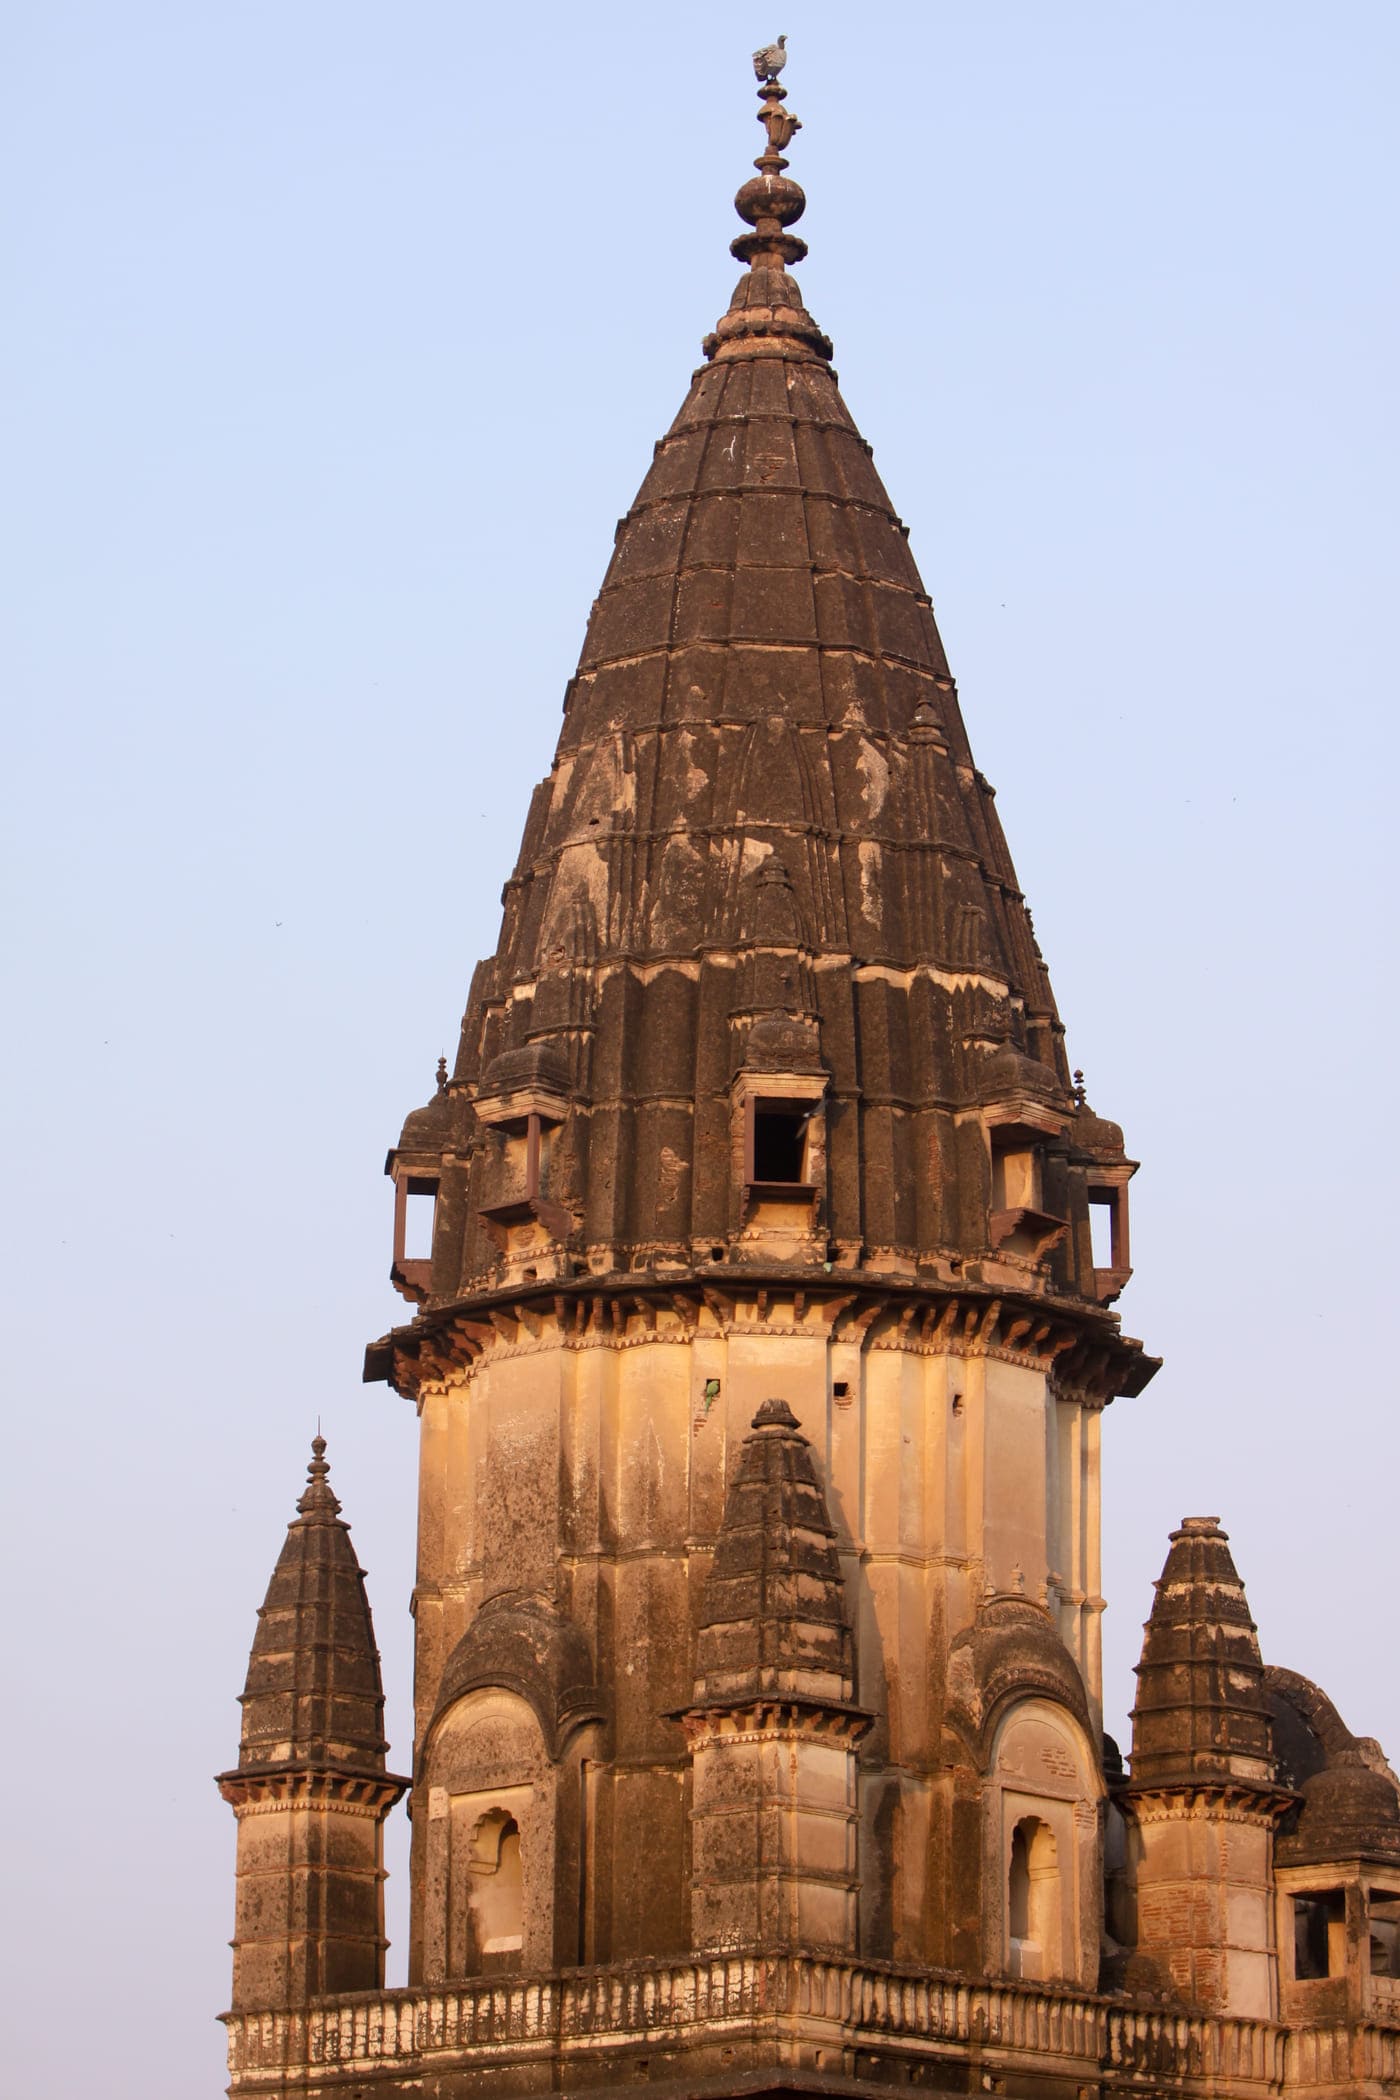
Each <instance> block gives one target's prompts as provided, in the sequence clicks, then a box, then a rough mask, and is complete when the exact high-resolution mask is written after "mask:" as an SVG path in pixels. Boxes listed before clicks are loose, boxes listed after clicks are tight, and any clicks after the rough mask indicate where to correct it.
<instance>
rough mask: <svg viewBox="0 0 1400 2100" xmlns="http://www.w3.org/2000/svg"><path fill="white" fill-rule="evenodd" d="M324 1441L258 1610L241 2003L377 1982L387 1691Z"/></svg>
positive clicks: (246, 1720) (239, 1919)
mask: <svg viewBox="0 0 1400 2100" xmlns="http://www.w3.org/2000/svg"><path fill="white" fill-rule="evenodd" d="M325 1449H326V1442H325V1438H324V1437H321V1436H318V1437H316V1438H315V1439H314V1441H313V1443H312V1446H311V1452H312V1456H311V1463H310V1465H309V1466H308V1468H307V1474H308V1480H307V1486H306V1489H305V1491H304V1493H303V1494H302V1497H301V1500H300V1501H299V1502H298V1503H297V1515H296V1516H295V1518H294V1519H293V1521H292V1523H291V1524H290V1525H289V1526H288V1529H287V1537H286V1540H285V1542H284V1544H283V1547H282V1551H281V1553H280V1554H279V1555H278V1558H277V1566H276V1567H275V1568H274V1570H273V1573H272V1580H271V1582H270V1583H269V1584H268V1589H267V1596H266V1599H265V1600H264V1602H263V1605H262V1609H261V1610H260V1611H259V1613H258V1629H257V1632H256V1633H255V1634H254V1636H253V1648H252V1653H251V1655H250V1656H249V1658H248V1676H247V1680H246V1683H245V1685H244V1688H243V1695H242V1699H241V1701H240V1703H241V1705H242V1708H243V1727H242V1733H241V1741H240V1746H239V1753H238V1763H237V1765H236V1766H235V1767H234V1769H233V1770H232V1771H229V1772H221V1773H220V1775H219V1780H218V1786H219V1791H220V1793H221V1794H222V1795H223V1797H224V1799H225V1801H227V1802H228V1803H229V1805H230V1807H231V1808H232V1809H233V1811H234V1814H235V1815H236V1816H237V1817H238V1866H237V1877H238V1895H237V1915H236V1923H235V1927H234V1940H233V1950H234V1951H233V2006H234V2010H235V2011H239V2010H241V2009H243V2008H245V2007H258V2008H260V2009H270V2008H274V2007H279V2006H290V2005H304V2004H306V2003H307V2002H308V2001H309V2000H310V1999H311V1998H313V1997H316V1996H318V1995H319V1994H321V1993H323V1992H327V1991H368V1990H378V1989H381V1988H382V1987H383V1983H384V1949H385V1946H386V1945H387V1942H386V1940H385V1938H384V1896H383V1883H384V1870H383V1825H384V1818H385V1816H386V1815H387V1814H388V1813H389V1810H390V1809H391V1808H392V1807H393V1805H394V1803H395V1802H396V1801H397V1800H398V1799H399V1798H400V1796H401V1795H402V1794H403V1793H404V1791H405V1789H406V1788H407V1785H408V1781H407V1780H405V1779H398V1778H396V1777H395V1776H394V1775H393V1774H392V1773H391V1772H389V1771H388V1770H386V1768H385V1761H384V1760H385V1753H386V1751H387V1749H388V1744H387V1743H386V1742H385V1740H384V1689H383V1685H382V1682H381V1680H380V1674H379V1654H378V1651H377V1649H376V1648H375V1645H374V1625H373V1621H372V1620H371V1618H370V1609H369V1600H368V1598H367V1597H366V1595H365V1583H364V1570H363V1569H362V1568H361V1567H360V1565H359V1562H358V1561H357V1560H356V1558H355V1549H354V1547H353V1546H352V1545H351V1543H350V1527H349V1526H348V1524H346V1523H344V1522H343V1521H342V1519H341V1515H340V1504H339V1502H338V1501H337V1500H336V1498H335V1496H334V1494H333V1493H332V1492H331V1487H330V1482H329V1479H328V1477H327V1476H328V1475H329V1472H330V1467H329V1466H328V1465H327V1464H326V1460H325V1456H324V1454H325Z"/></svg>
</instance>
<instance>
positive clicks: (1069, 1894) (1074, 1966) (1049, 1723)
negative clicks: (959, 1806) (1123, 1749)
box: [983, 1699, 1104, 1989]
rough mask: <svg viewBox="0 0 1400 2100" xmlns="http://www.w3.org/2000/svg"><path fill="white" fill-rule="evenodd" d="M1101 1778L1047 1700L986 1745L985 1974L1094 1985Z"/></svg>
mask: <svg viewBox="0 0 1400 2100" xmlns="http://www.w3.org/2000/svg"><path fill="white" fill-rule="evenodd" d="M1103 1792H1104V1787H1103V1779H1102V1775H1101V1773H1100V1771H1099V1768H1098V1764H1097V1762H1096V1760H1095V1759H1094V1757H1093V1754H1092V1752H1091V1749H1090V1745H1089V1740H1088V1737H1087V1736H1086V1734H1085V1732H1084V1730H1083V1728H1082V1727H1081V1726H1080V1724H1079V1722H1078V1721H1077V1720H1076V1719H1075V1717H1074V1716H1073V1715H1072V1714H1069V1713H1066V1712H1065V1711H1064V1709H1063V1708H1062V1707H1059V1706H1056V1705H1053V1704H1052V1703H1051V1702H1050V1701H1049V1700H1044V1699H1029V1700H1021V1701H1019V1702H1017V1703H1016V1704H1014V1705H1012V1706H1010V1707H1008V1709H1007V1710H1006V1712H1005V1713H1004V1714H1003V1715H1002V1717H1001V1719H1000V1721H999V1722H998V1724H997V1727H996V1730H995V1734H994V1736H993V1741H992V1754H991V1762H990V1770H989V1772H988V1775H987V1789H986V1795H985V1822H984V1826H983V1842H984V1859H983V1865H984V1874H983V1930H984V1936H985V1938H984V1943H985V1946H986V1950H987V1955H988V1959H989V1963H990V1965H991V1966H993V1967H995V1968H997V1969H1000V1970H1002V1971H1003V1972H1005V1973H1006V1974H1008V1975H1012V1976H1024V1977H1026V1978H1027V1979H1031V1980H1035V1981H1038V1982H1064V1983H1073V1984H1076V1985H1078V1986H1079V1987H1080V1988H1082V1989H1092V1988H1093V1987H1094V1986H1095V1985H1096V1984H1097V1981H1098V1970H1099V1945H1100V1931H1101V1924H1102V1917H1101V1912H1102V1900H1103V1899H1102V1880H1103V1874H1102V1841H1101V1837H1100V1809H1099V1804H1100V1802H1101V1800H1102V1798H1103Z"/></svg>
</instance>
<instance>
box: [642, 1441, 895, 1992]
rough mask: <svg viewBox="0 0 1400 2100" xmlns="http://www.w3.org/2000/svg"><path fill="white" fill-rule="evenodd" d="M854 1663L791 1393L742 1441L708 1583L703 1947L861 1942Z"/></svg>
mask: <svg viewBox="0 0 1400 2100" xmlns="http://www.w3.org/2000/svg"><path fill="white" fill-rule="evenodd" d="M854 1684H855V1663H854V1656H853V1653H852V1640H851V1623H850V1616H849V1614H848V1612H847V1609H846V1593H845V1583H844V1580H843V1578H842V1573H841V1561H840V1557H839V1555H838V1553H837V1550H836V1530H835V1526H834V1525H833V1524H832V1521H831V1517H830V1514H829V1512H828V1510H827V1506H826V1496H825V1495H824V1494H823V1492H822V1487H821V1482H820V1481H819V1480H818V1478H817V1471H816V1465H815V1463H814V1460H813V1455H812V1449H811V1446H810V1445H809V1443H808V1441H807V1439H806V1437H805V1436H803V1434H802V1432H801V1428H800V1425H799V1424H798V1422H797V1419H796V1417H795V1416H794V1414H793V1412H792V1409H791V1408H790V1407H789V1406H788V1404H787V1402H786V1400H765V1401H764V1403H763V1405H762V1406H761V1407H760V1408H759V1410H758V1412H757V1414H756V1415H755V1416H754V1418H753V1423H752V1426H751V1429H750V1432H749V1434H748V1436H747V1437H745V1439H744V1443H743V1448H742V1450H741V1452H740V1455H739V1464H738V1467H737V1470H736V1471H735V1474H734V1478H733V1480H732V1481H731V1482H730V1486H729V1492H728V1494H727V1496H726V1498H725V1505H724V1515H723V1518H722V1520H721V1523H720V1528H719V1536H718V1538H717V1539H716V1541H715V1554H714V1560H713V1562H712V1563H711V1566H710V1572H709V1575H708V1577H707V1579H706V1582H705V1591H704V1598H703V1601H702V1606H701V1612H700V1626H699V1633H698V1637H697V1641H696V1660H695V1699H694V1703H693V1705H692V1706H690V1707H689V1708H688V1709H687V1710H686V1711H685V1713H684V1714H683V1715H682V1716H681V1717H680V1718H682V1719H683V1721H684V1723H685V1730H686V1738H687V1741H688V1743H689V1746H690V1753H691V1760H692V1781H691V1793H692V1804H693V1805H692V1812H691V1826H692V1827H691V1851H692V1858H693V1862H694V1873H693V1876H692V1882H691V1943H692V1945H693V1946H695V1947H696V1948H708V1947H734V1946H741V1945H745V1944H754V1945H760V1944H761V1945H775V1944H779V1943H781V1942H784V1941H786V1942H789V1943H794V1944H798V1943H802V1942H806V1943H807V1944H808V1945H815V1946H824V1947H830V1948H832V1949H836V1950H840V1951H844V1952H848V1953H849V1952H853V1951H854V1947H855V1935H856V1898H857V1895H858V1892H859V1880H858V1876H857V1871H856V1828H855V1825H856V1746H857V1744H858V1742H859V1740H860V1738H861V1737H862V1736H863V1735H864V1734H865V1732H866V1730H867V1729H868V1728H869V1726H870V1720H871V1716H870V1715H869V1714H868V1713H867V1712H865V1711H864V1710H863V1709H861V1708H860V1707H857V1706H856V1705H854V1704H853V1702H852V1693H853V1690H854Z"/></svg>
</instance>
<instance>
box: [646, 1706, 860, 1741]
mask: <svg viewBox="0 0 1400 2100" xmlns="http://www.w3.org/2000/svg"><path fill="white" fill-rule="evenodd" d="M667 1719H668V1720H672V1721H679V1722H680V1724H681V1726H682V1728H683V1729H684V1730H685V1740H686V1746H687V1748H688V1749H690V1750H695V1749H696V1748H697V1747H698V1746H699V1745H700V1744H701V1743H713V1742H720V1741H724V1742H744V1743H750V1742H757V1741H759V1740H760V1739H761V1738H763V1737H769V1736H775V1735H783V1736H791V1735H809V1736H820V1737H821V1738H822V1739H823V1740H824V1741H826V1742H838V1743H846V1744H849V1745H852V1746H854V1745H855V1744H856V1743H858V1742H859V1741H860V1739H861V1737H862V1736H863V1735H865V1734H866V1733H867V1732H868V1730H869V1729H870V1728H871V1727H872V1726H873V1725H874V1720H875V1716H874V1715H873V1714H872V1713H870V1712H869V1711H868V1709H867V1708H865V1707H863V1706H856V1705H853V1704H851V1703H849V1702H847V1701H844V1700H820V1699H804V1698H802V1697H801V1696H800V1695H797V1694H793V1695H791V1696H779V1697H772V1698H760V1699H745V1700H739V1701H736V1702H735V1703H734V1704H732V1705H730V1704H727V1703H725V1702H723V1701H718V1700H717V1701H714V1702H713V1703H712V1702H709V1701H706V1702H705V1703H704V1704H702V1705H698V1706H686V1707H682V1708H681V1709H680V1710H679V1711H678V1712H676V1713H673V1714H669V1715H668V1716H667Z"/></svg>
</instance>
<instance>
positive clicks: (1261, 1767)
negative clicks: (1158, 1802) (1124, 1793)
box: [1131, 1517, 1276, 1787]
mask: <svg viewBox="0 0 1400 2100" xmlns="http://www.w3.org/2000/svg"><path fill="white" fill-rule="evenodd" d="M1144 1631H1145V1637H1144V1640H1143V1646H1142V1661H1141V1662H1140V1663H1139V1664H1138V1666H1137V1680H1138V1688H1137V1703H1136V1705H1135V1706H1134V1708H1133V1748H1132V1758H1131V1770H1132V1782H1133V1785H1134V1786H1153V1787H1156V1786H1177V1785H1184V1786H1191V1785H1198V1784H1203V1783H1209V1782H1220V1783H1225V1782H1230V1781H1235V1782H1243V1783H1247V1784H1254V1785H1259V1786H1265V1787H1267V1786H1270V1785H1271V1784H1272V1782H1273V1781H1274V1778H1275V1775H1276V1765H1275V1761H1274V1750H1273V1733H1272V1729H1271V1726H1270V1721H1269V1709H1268V1701H1267V1698H1266V1695H1265V1690H1264V1664H1263V1660H1262V1658H1261V1657H1260V1654H1259V1642H1258V1640H1257V1639H1256V1637H1255V1626H1254V1621H1253V1619H1252V1618H1251V1617H1250V1614H1249V1604H1248V1602H1247V1600H1246V1598H1245V1593H1244V1584H1243V1583H1242V1582H1241V1581H1240V1578H1239V1574H1238V1572H1237V1570H1236V1568H1235V1563H1234V1560H1233V1559H1232V1557H1231V1554H1230V1544H1229V1535H1228V1533H1226V1532H1224V1531H1222V1530H1221V1528H1220V1520H1219V1518H1218V1517H1186V1518H1184V1519H1183V1520H1182V1523H1181V1527H1180V1529H1179V1530H1177V1531H1174V1532H1173V1533H1172V1535H1171V1545H1170V1548H1169V1550H1168V1553H1167V1559H1166V1565H1165V1566H1164V1567H1163V1569H1162V1573H1161V1576H1160V1577H1159V1579H1158V1581H1157V1584H1156V1595H1155V1597H1154V1599H1153V1604H1152V1612H1151V1616H1150V1617H1149V1619H1148V1621H1147V1625H1146V1628H1145V1630H1144Z"/></svg>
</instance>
